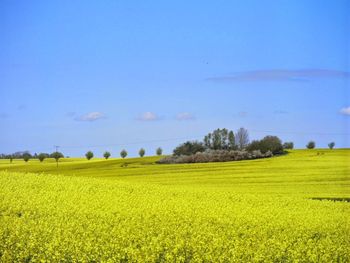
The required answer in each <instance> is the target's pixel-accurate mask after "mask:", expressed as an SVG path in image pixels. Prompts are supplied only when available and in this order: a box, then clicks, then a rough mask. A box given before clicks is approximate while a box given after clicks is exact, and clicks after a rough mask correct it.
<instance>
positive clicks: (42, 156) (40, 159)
mask: <svg viewBox="0 0 350 263" xmlns="http://www.w3.org/2000/svg"><path fill="white" fill-rule="evenodd" d="M46 157H47V154H45V153H39V155H38V159H39V161H40V162H41V163H42V162H43V161H44V160H45V158H46Z"/></svg>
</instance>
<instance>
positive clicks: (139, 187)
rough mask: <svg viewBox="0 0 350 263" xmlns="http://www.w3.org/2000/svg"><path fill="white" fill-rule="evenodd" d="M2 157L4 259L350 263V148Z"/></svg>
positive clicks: (0, 255) (0, 237)
mask: <svg viewBox="0 0 350 263" xmlns="http://www.w3.org/2000/svg"><path fill="white" fill-rule="evenodd" d="M157 159H158V157H144V158H132V159H125V160H122V159H110V160H103V159H92V160H91V161H87V160H83V159H73V158H72V159H62V160H61V161H60V163H59V167H58V168H56V165H55V163H54V161H53V160H50V159H48V160H45V161H44V163H39V162H38V161H37V160H30V161H29V162H28V163H24V162H23V161H22V160H15V161H14V162H13V163H12V164H10V162H9V160H1V161H0V261H1V262H350V217H349V216H350V203H349V202H347V201H349V199H350V169H349V164H350V150H332V151H331V150H295V151H291V152H290V153H289V154H288V155H285V156H281V157H273V158H270V159H259V160H252V161H240V162H228V163H206V164H181V165H180V164H177V165H158V164H155V161H156V160H157Z"/></svg>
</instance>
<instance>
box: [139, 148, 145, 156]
mask: <svg viewBox="0 0 350 263" xmlns="http://www.w3.org/2000/svg"><path fill="white" fill-rule="evenodd" d="M145 153H146V151H145V149H143V148H141V149H140V151H139V155H140V157H143V156H144V155H145Z"/></svg>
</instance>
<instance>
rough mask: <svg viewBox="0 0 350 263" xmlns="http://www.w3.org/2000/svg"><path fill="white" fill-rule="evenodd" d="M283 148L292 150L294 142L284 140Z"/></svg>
mask: <svg viewBox="0 0 350 263" xmlns="http://www.w3.org/2000/svg"><path fill="white" fill-rule="evenodd" d="M283 149H285V150H292V149H294V143H293V142H285V143H283Z"/></svg>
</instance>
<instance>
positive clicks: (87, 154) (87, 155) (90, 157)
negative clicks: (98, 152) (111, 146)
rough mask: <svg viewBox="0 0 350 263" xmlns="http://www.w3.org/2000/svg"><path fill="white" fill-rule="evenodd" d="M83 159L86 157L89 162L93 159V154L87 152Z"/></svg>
mask: <svg viewBox="0 0 350 263" xmlns="http://www.w3.org/2000/svg"><path fill="white" fill-rule="evenodd" d="M85 157H86V159H88V160H91V159H92V157H94V153H93V152H92V151H88V152H87V153H86V154H85Z"/></svg>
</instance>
